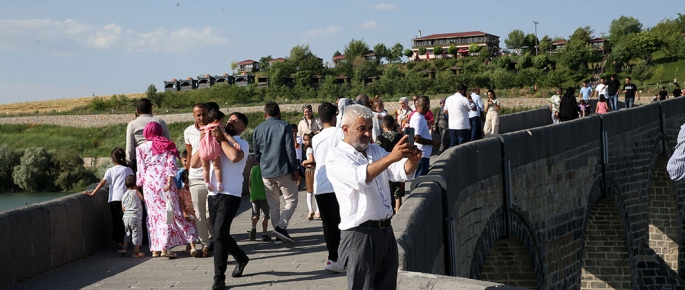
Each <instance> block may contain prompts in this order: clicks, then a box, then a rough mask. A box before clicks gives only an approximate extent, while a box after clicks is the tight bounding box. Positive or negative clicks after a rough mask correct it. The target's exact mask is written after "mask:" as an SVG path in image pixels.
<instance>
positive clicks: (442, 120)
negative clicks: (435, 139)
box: [433, 98, 450, 153]
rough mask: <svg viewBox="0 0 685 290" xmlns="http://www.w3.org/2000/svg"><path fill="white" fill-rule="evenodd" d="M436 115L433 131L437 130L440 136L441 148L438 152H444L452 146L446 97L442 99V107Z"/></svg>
mask: <svg viewBox="0 0 685 290" xmlns="http://www.w3.org/2000/svg"><path fill="white" fill-rule="evenodd" d="M435 115H436V116H438V117H437V121H436V122H435V126H434V128H433V131H434V132H437V133H438V135H439V136H440V148H439V149H438V152H440V153H442V152H443V151H445V150H446V149H447V148H449V147H450V133H449V127H448V124H447V123H448V120H447V115H446V114H445V98H442V99H440V108H438V110H437V111H435Z"/></svg>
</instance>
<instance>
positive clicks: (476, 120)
mask: <svg viewBox="0 0 685 290" xmlns="http://www.w3.org/2000/svg"><path fill="white" fill-rule="evenodd" d="M469 124H470V125H471V136H470V137H471V139H469V141H475V140H478V139H480V138H483V122H481V121H480V116H478V117H471V118H469Z"/></svg>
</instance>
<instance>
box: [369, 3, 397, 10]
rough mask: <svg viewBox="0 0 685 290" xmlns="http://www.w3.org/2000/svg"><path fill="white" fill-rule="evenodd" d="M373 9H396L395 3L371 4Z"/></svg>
mask: <svg viewBox="0 0 685 290" xmlns="http://www.w3.org/2000/svg"><path fill="white" fill-rule="evenodd" d="M373 9H376V10H386V11H389V10H397V6H395V4H391V3H378V4H376V5H373Z"/></svg>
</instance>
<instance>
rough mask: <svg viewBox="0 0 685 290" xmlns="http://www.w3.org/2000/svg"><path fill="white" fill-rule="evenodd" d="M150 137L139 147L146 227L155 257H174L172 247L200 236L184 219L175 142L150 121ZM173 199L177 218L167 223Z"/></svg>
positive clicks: (147, 131)
mask: <svg viewBox="0 0 685 290" xmlns="http://www.w3.org/2000/svg"><path fill="white" fill-rule="evenodd" d="M143 136H144V137H145V139H146V140H147V141H146V142H145V143H144V144H141V145H140V146H138V147H137V148H136V160H137V163H138V164H137V165H138V171H137V173H136V175H137V176H136V177H137V178H136V179H137V184H138V186H142V187H143V195H145V201H146V202H145V208H146V209H147V215H148V216H147V228H148V231H149V234H150V250H151V251H152V257H160V256H161V257H168V258H175V257H176V254H175V253H173V252H171V250H170V249H171V248H172V247H175V246H178V245H185V244H186V243H188V241H189V240H195V239H196V238H197V230H195V227H193V225H192V224H191V223H190V222H188V221H186V220H185V218H183V214H182V212H181V204H180V203H179V199H178V189H177V188H176V185H175V182H174V177H175V175H176V157H177V156H178V150H177V149H176V145H175V144H174V143H173V142H171V141H170V140H169V139H167V138H165V137H164V136H163V130H162V126H161V125H159V124H158V123H157V122H150V123H148V124H147V125H146V126H145V129H144V130H143ZM167 200H171V202H172V204H173V207H174V220H173V221H170V222H167V213H166V203H167Z"/></svg>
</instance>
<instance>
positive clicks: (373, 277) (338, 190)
mask: <svg viewBox="0 0 685 290" xmlns="http://www.w3.org/2000/svg"><path fill="white" fill-rule="evenodd" d="M372 118H373V112H372V111H371V109H369V108H366V107H364V106H360V105H352V106H349V107H347V109H346V110H345V115H344V116H343V120H342V121H343V125H342V130H343V133H344V135H345V138H344V140H343V141H341V142H340V143H339V144H338V146H337V147H335V148H334V149H333V150H332V152H331V153H330V154H328V156H326V162H325V163H326V173H327V174H328V179H329V180H330V182H331V184H332V185H333V190H334V191H335V196H336V198H337V199H338V202H339V204H340V225H339V228H340V230H341V231H342V232H341V234H340V236H341V237H340V248H339V254H340V257H339V262H340V263H341V264H343V265H345V268H346V270H347V287H348V288H349V289H396V288H397V269H398V267H399V261H398V254H397V243H396V241H395V235H394V233H393V231H392V226H391V225H390V218H392V215H393V208H392V198H393V196H392V195H391V193H390V186H389V183H388V182H389V181H394V182H402V181H408V180H411V179H413V177H414V171H415V170H416V168H417V167H418V163H419V160H420V159H421V152H420V151H419V150H418V149H417V148H416V147H415V146H411V147H410V146H409V144H407V142H406V141H407V136H404V137H402V139H400V141H399V143H397V145H396V146H395V148H393V150H392V152H389V153H388V152H387V151H385V150H384V149H383V148H381V147H379V146H378V145H376V144H370V142H371V130H372V127H373V120H372ZM405 157H406V158H405Z"/></svg>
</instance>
